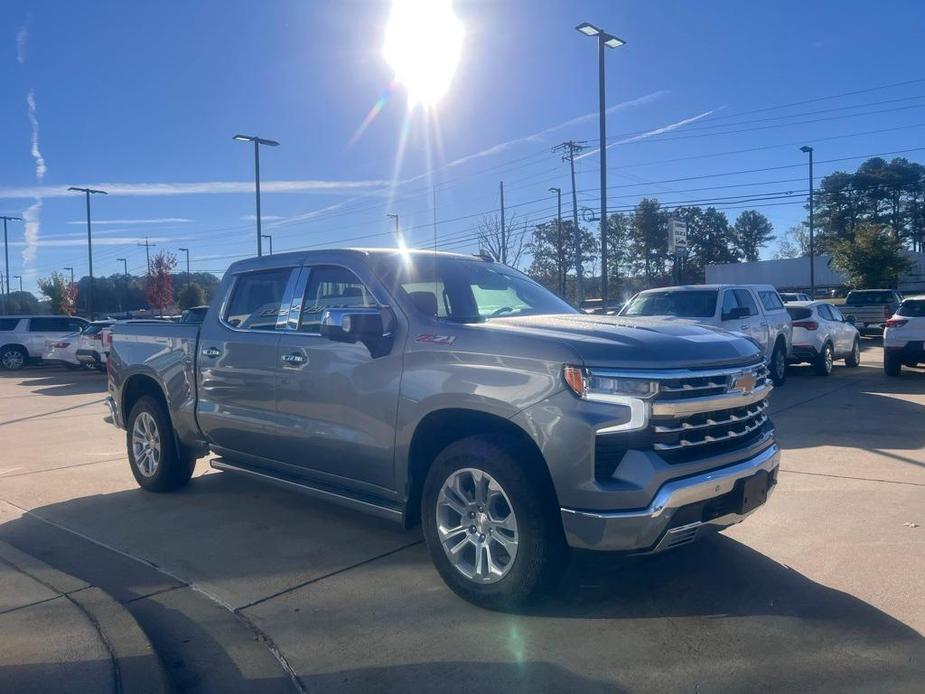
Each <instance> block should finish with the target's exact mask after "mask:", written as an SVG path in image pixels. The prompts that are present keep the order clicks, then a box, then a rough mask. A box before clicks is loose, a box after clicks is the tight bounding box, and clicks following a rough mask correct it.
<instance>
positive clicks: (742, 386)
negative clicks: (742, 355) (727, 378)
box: [732, 371, 758, 395]
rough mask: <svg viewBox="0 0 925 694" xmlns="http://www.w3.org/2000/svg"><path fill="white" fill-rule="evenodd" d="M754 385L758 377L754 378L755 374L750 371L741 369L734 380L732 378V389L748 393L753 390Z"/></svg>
mask: <svg viewBox="0 0 925 694" xmlns="http://www.w3.org/2000/svg"><path fill="white" fill-rule="evenodd" d="M756 385H758V379H756V378H755V374H753V373H752V372H751V371H743V372H742V373H740V374H738V375H737V376H736V377H735V380H733V382H732V390H737V391H739V392H741V393H744V394H746V395H748V394H749V393H751V392H752V391H753V390H755V386H756Z"/></svg>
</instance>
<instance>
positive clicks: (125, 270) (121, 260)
mask: <svg viewBox="0 0 925 694" xmlns="http://www.w3.org/2000/svg"><path fill="white" fill-rule="evenodd" d="M116 262H117V263H122V274H123V275H124V276H125V277H126V278H127V277H128V259H126V258H116Z"/></svg>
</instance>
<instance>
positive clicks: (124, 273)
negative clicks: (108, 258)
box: [116, 258, 128, 313]
mask: <svg viewBox="0 0 925 694" xmlns="http://www.w3.org/2000/svg"><path fill="white" fill-rule="evenodd" d="M116 261H118V262H120V263H122V294H124V293H126V292H127V291H128V260H127V259H126V258H116ZM122 294H119V313H122Z"/></svg>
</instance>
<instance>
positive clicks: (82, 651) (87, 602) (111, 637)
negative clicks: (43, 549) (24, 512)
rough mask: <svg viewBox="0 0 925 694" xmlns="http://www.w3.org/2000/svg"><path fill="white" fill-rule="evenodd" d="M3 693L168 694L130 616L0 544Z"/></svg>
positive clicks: (72, 580) (105, 598) (107, 599)
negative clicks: (120, 693)
mask: <svg viewBox="0 0 925 694" xmlns="http://www.w3.org/2000/svg"><path fill="white" fill-rule="evenodd" d="M0 633H2V634H3V648H2V649H0V691H6V692H30V691H55V692H93V693H94V694H95V693H100V694H104V693H106V692H114V693H115V692H120V691H122V692H133V693H134V692H143V693H151V694H157V693H161V692H166V691H167V686H166V679H165V677H164V675H163V671H162V668H161V664H160V661H159V660H158V658H157V655H156V654H155V653H154V650H153V649H152V648H151V644H150V642H149V641H148V639H147V637H146V636H145V635H144V633H143V632H142V631H141V629H140V628H139V627H138V625H137V624H136V623H135V620H134V619H133V618H132V616H131V615H130V614H129V613H128V612H127V611H126V610H125V609H124V608H123V607H122V606H121V605H120V604H119V603H117V602H116V601H114V600H113V599H112V598H110V597H109V596H108V595H107V594H106V593H104V592H103V591H102V590H100V589H99V588H97V587H95V586H92V585H90V584H89V583H86V582H84V581H81V580H79V579H77V578H74V577H72V576H69V575H68V574H65V573H62V572H61V571H58V570H56V569H53V568H51V567H50V566H47V565H46V564H44V563H42V562H40V561H39V560H37V559H35V558H34V557H32V556H30V555H28V554H25V553H23V552H21V551H19V550H18V549H16V548H15V547H13V546H11V545H8V544H7V543H5V542H2V541H0Z"/></svg>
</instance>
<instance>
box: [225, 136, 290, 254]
mask: <svg viewBox="0 0 925 694" xmlns="http://www.w3.org/2000/svg"><path fill="white" fill-rule="evenodd" d="M232 139H233V140H237V141H238V142H253V143H254V184H255V188H256V191H257V256H258V257H259V256H261V255H263V243H262V242H263V238H262V236H263V235H262V233H261V228H260V222H261V219H260V145H266V146H267V147H279V142H277V141H276V140H265V139H263V138H262V137H257V136H256V135H235V136H234V137H233V138H232Z"/></svg>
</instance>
